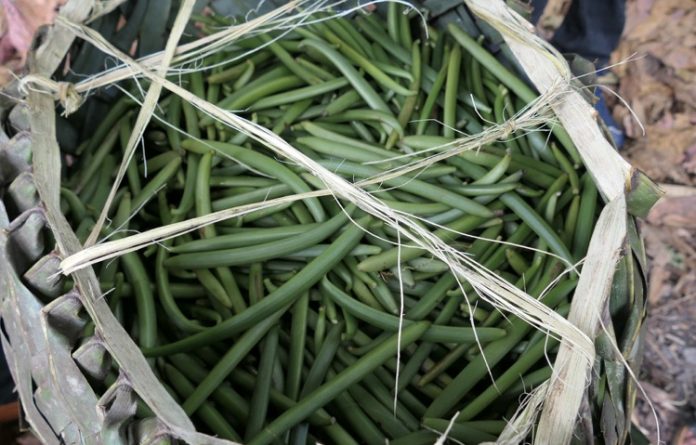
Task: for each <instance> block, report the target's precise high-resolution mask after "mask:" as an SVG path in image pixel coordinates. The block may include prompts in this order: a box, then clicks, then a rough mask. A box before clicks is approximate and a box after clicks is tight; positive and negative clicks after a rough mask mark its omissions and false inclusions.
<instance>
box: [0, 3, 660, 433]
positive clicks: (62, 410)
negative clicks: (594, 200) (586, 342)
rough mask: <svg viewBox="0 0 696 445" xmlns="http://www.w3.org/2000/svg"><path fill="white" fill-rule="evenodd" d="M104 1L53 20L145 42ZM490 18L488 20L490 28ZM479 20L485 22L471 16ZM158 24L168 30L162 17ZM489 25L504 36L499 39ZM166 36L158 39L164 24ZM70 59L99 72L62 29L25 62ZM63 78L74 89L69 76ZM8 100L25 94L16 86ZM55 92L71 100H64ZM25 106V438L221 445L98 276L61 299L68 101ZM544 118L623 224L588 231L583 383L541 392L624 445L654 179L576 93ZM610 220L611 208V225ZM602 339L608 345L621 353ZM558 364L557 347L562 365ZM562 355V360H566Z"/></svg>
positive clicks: (450, 9)
mask: <svg viewBox="0 0 696 445" xmlns="http://www.w3.org/2000/svg"><path fill="white" fill-rule="evenodd" d="M116 3H119V2H116ZM146 3H148V2H135V1H132V2H131V4H130V6H131V7H129V8H126V9H125V11H127V12H128V13H129V14H131V17H129V20H137V19H138V17H137V14H141V13H142V12H143V11H141V10H140V9H143V8H142V7H140V9H139V6H137V5H136V4H141V6H142V4H146ZM149 3H150V6H149V7H152V8H153V9H156V8H163V10H165V11H166V12H167V14H166V15H165V16H173V15H175V13H176V8H174V7H172V6H171V3H172V2H169V1H166V2H165V1H162V2H161V3H157V2H154V1H153V2H149ZM174 3H176V2H174ZM218 3H225V2H218ZM246 3H249V2H246ZM254 3H255V2H254ZM279 3H280V2H279ZM226 4H228V6H230V5H231V6H232V7H233V9H230V10H228V11H227V12H229V13H234V12H237V11H243V10H246V8H247V6H246V5H245V2H244V1H241V0H240V1H236V2H227V3H226ZM109 5H112V2H105V1H104V2H102V1H95V0H91V1H90V0H69V1H68V2H67V4H66V5H65V6H64V7H63V8H62V9H61V12H60V14H61V15H62V16H64V17H67V18H69V19H70V20H72V21H74V22H78V23H82V22H85V21H86V20H88V18H93V17H94V16H95V14H105V15H104V16H103V18H102V19H100V20H98V21H96V22H92V23H93V24H94V27H95V29H97V30H98V31H100V32H101V33H102V34H104V35H105V36H107V38H110V39H111V40H113V41H115V40H117V39H120V40H119V46H126V47H127V46H128V45H129V44H130V42H131V41H132V40H133V39H135V38H137V37H138V35H141V34H142V33H145V32H152V31H148V30H144V29H139V28H138V27H134V31H133V33H132V35H131V36H126V37H124V36H122V35H120V36H119V35H114V34H113V33H112V32H111V31H113V27H114V26H115V23H116V20H117V19H118V17H119V16H120V15H121V13H122V11H120V10H116V11H113V12H110V13H109V12H108V11H109ZM426 6H427V7H428V8H429V9H430V11H431V15H430V17H431V18H433V20H435V21H436V22H437V23H438V24H439V22H447V21H451V20H460V21H469V22H470V21H472V20H473V19H472V15H471V12H470V11H469V10H468V9H466V8H465V7H464V6H462V2H461V1H459V0H452V1H450V0H441V1H430V2H427V5H426ZM470 6H471V7H472V10H475V11H477V13H478V14H481V13H482V12H485V13H486V14H484V15H487V18H486V20H488V21H489V23H490V25H492V26H485V27H484V30H485V32H487V33H490V34H491V35H494V36H495V38H496V39H497V42H499V43H503V42H507V44H508V45H506V46H504V48H505V52H506V54H507V57H513V56H514V57H516V58H517V59H516V62H518V63H519V66H521V67H522V69H526V70H527V71H526V74H527V76H528V77H529V79H530V80H531V81H532V82H533V83H534V84H535V86H536V87H537V89H538V90H539V91H540V92H542V93H543V92H544V91H545V90H547V89H549V88H551V87H552V84H553V83H554V81H555V79H557V78H558V77H559V75H558V71H557V70H555V69H554V67H553V64H552V63H551V65H549V63H550V62H549V60H548V58H545V57H543V56H540V55H539V54H540V53H541V51H540V49H539V47H538V46H535V45H530V44H528V42H526V41H525V40H524V39H522V40H520V38H519V36H514V35H507V34H506V33H505V29H506V28H505V26H504V24H505V23H506V21H508V20H509V14H510V13H509V11H508V10H507V7H506V6H505V5H504V4H503V3H502V1H494V2H483V1H473V0H472V1H471V4H470ZM234 7H236V8H238V9H237V11H235V10H234ZM100 8H101V9H100ZM491 17H495V18H496V20H490V18H491ZM476 21H477V22H478V23H479V25H481V24H484V25H485V22H482V21H481V19H480V18H477V19H476ZM501 24H503V26H502V27H501ZM163 26H165V27H166V26H167V22H166V21H163ZM109 27H111V29H110V28H109ZM494 29H497V30H498V31H502V35H503V36H504V37H501V35H500V34H497V33H496V32H495V31H494ZM164 30H165V32H166V28H165V29H164ZM109 36H110V37H109ZM150 36H151V37H152V38H153V39H154V40H152V41H150V42H149V48H148V49H149V50H155V49H160V48H162V47H163V46H164V43H165V42H164V40H165V37H164V36H165V34H163V33H161V35H160V34H156V33H155V34H154V37H153V36H152V35H150ZM158 36H159V37H158ZM529 36H531V34H529ZM129 39H130V40H129ZM69 51H70V54H71V57H72V64H73V66H78V65H79V66H81V68H82V70H81V71H80V72H85V73H88V74H89V73H90V72H96V71H97V70H98V69H99V68H100V67H101V66H103V60H100V59H99V58H96V57H95V51H94V50H93V49H92V48H90V47H89V46H88V45H82V42H79V41H77V40H75V39H74V36H73V35H72V34H71V33H70V31H68V30H67V29H65V28H62V27H60V26H55V27H53V28H48V29H44V30H43V32H42V34H41V36H39V38H38V39H37V42H36V47H35V50H34V51H33V52H32V54H31V56H30V62H31V69H32V72H33V73H35V74H38V75H44V76H48V77H50V76H51V75H57V76H59V74H56V72H57V70H58V68H59V66H60V65H61V62H62V60H63V59H64V57H65V55H66V54H67V53H68V52H69ZM502 57H505V55H503V56H502ZM510 60H515V59H510ZM90 63H91V65H90ZM80 64H81V65H80ZM88 65H90V66H88ZM66 80H68V81H70V80H72V79H71V78H70V77H69V76H68V77H67V78H66ZM15 89H16V86H15ZM7 93H8V94H10V95H14V96H15V97H20V96H21V95H20V94H19V92H18V91H16V90H15V91H12V90H10V91H8V92H7ZM62 94H63V96H65V95H67V94H69V90H68V89H66V90H64V91H63V92H62ZM24 99H25V100H24V101H22V102H20V103H19V104H17V102H16V101H12V100H7V99H3V101H4V103H3V104H2V108H1V110H2V113H1V115H2V118H3V121H4V122H5V124H4V126H3V130H2V131H0V265H2V266H0V298H1V302H0V304H1V306H0V316H1V318H2V326H3V330H2V345H3V349H4V351H5V354H6V356H7V361H8V363H9V366H10V368H11V373H12V375H13V378H14V380H15V382H16V388H17V392H18V394H19V398H20V400H21V404H22V408H23V411H24V415H25V417H26V419H27V421H28V423H29V425H30V426H31V428H32V431H33V432H34V433H35V434H36V436H37V437H38V438H39V439H40V440H41V441H42V442H43V443H46V444H58V443H69V444H73V443H84V444H92V443H94V444H100V443H109V444H112V443H115V444H118V443H169V442H170V441H174V442H176V441H182V442H187V443H194V444H209V443H230V442H227V441H223V440H220V439H216V438H213V437H210V436H206V435H204V434H200V433H197V432H196V431H195V428H194V426H193V423H192V422H191V420H190V419H189V418H188V416H186V414H184V411H183V410H182V409H181V408H180V407H179V405H178V404H177V403H176V402H175V401H174V399H172V398H171V396H170V395H169V394H168V392H167V391H166V390H165V388H164V386H163V385H162V384H161V383H160V382H159V381H158V380H157V378H156V377H155V375H154V374H153V373H152V371H151V369H150V367H149V365H148V363H147V361H146V360H145V358H144V357H143V356H142V354H141V353H140V352H139V349H138V347H137V346H136V345H135V343H134V342H133V341H132V340H131V339H130V337H129V335H128V333H127V332H126V331H125V330H124V329H123V328H122V327H121V326H120V325H119V323H118V322H117V320H116V318H115V317H114V316H113V314H112V313H111V312H110V310H109V306H108V305H107V303H106V302H105V301H104V299H102V298H100V292H99V287H98V282H97V277H96V275H95V273H94V270H93V269H92V268H91V267H88V268H85V269H82V270H80V271H78V272H75V273H74V274H73V276H72V279H73V281H74V282H75V283H76V286H75V288H74V289H73V290H71V291H69V292H68V293H64V292H63V282H62V280H61V277H60V275H59V274H58V273H57V271H58V266H59V263H60V260H61V258H63V257H65V256H67V255H69V254H71V253H74V252H76V251H78V250H79V249H80V245H79V243H78V242H77V238H76V237H75V235H74V233H73V232H72V230H71V229H70V227H69V226H68V224H67V221H66V220H65V218H64V217H63V215H62V213H61V211H60V204H59V202H60V201H59V184H60V165H61V159H63V157H62V156H61V153H60V149H59V145H58V143H57V138H58V139H60V140H61V146H62V147H64V149H66V148H65V147H70V145H71V143H72V144H73V146H74V145H76V144H75V142H74V139H72V141H73V142H70V141H71V138H75V137H76V136H75V135H74V134H71V133H70V132H69V131H68V132H66V130H65V129H66V127H65V126H64V125H63V122H61V120H62V119H63V118H61V117H59V116H57V115H56V108H55V106H54V99H63V100H64V99H65V97H57V98H54V97H51V95H49V94H45V93H41V92H38V91H34V90H31V89H30V90H29V91H28V94H27V95H26V96H24ZM112 99H113V97H110V96H109V93H97V95H96V97H94V98H92V99H90V100H89V101H87V102H86V103H85V104H83V105H82V107H81V108H80V110H79V111H78V114H77V116H78V117H79V118H81V119H84V121H85V128H90V127H89V126H90V125H91V122H92V121H93V120H94V119H95V117H97V118H98V116H99V113H100V111H99V110H103V109H104V108H105V107H107V106H108V103H109V101H110V100H112ZM554 110H555V111H556V113H557V115H558V117H559V119H560V121H561V123H562V124H563V125H564V126H565V127H566V130H567V131H568V133H569V134H570V136H571V137H572V138H573V140H574V142H575V144H576V146H578V147H579V148H580V152H581V154H582V156H583V159H584V161H585V163H586V165H587V167H588V169H589V170H590V172H591V173H592V174H593V177H595V179H596V182H597V184H598V187H599V189H600V191H601V192H602V194H603V197H604V198H605V201H606V202H607V203H613V202H615V201H616V200H618V201H620V202H621V203H622V204H623V205H618V204H617V205H614V206H611V205H607V207H605V212H607V210H612V211H613V213H611V214H609V215H607V216H606V217H605V220H602V218H600V222H599V223H598V227H599V226H600V225H601V224H605V225H606V226H608V227H611V226H613V225H614V226H615V225H616V224H615V222H616V221H623V222H624V223H625V224H624V226H622V227H618V226H617V227H613V228H614V229H616V230H615V231H610V230H607V227H604V230H603V231H601V233H600V230H599V228H598V229H597V230H596V232H595V235H594V236H595V237H597V239H596V240H593V243H592V244H591V246H590V253H589V254H588V262H586V265H585V268H584V269H583V276H585V283H586V287H585V288H584V289H585V291H586V292H587V293H589V294H590V295H588V296H587V297H586V298H585V299H584V300H583V301H580V302H577V301H574V303H573V305H574V307H575V309H571V314H570V316H569V319H570V320H571V321H573V322H574V323H576V325H577V326H578V328H580V330H582V331H583V332H585V333H586V334H587V335H589V336H591V338H594V340H595V352H596V354H595V359H594V367H593V369H592V370H590V371H589V372H588V373H587V374H588V377H587V381H588V382H589V384H587V385H585V386H584V391H582V392H580V393H578V394H579V397H578V396H575V397H574V398H573V397H571V396H567V395H564V394H565V392H567V388H566V387H564V385H563V384H562V382H561V383H558V381H556V382H552V383H550V385H555V387H554V389H553V390H554V391H555V392H556V393H557V394H561V397H560V402H557V403H561V405H562V406H563V407H564V408H565V409H566V410H569V411H570V414H567V415H565V418H563V419H561V421H562V422H565V423H570V424H571V425H574V439H573V440H576V441H578V443H598V444H599V443H605V444H623V443H627V440H628V437H629V432H630V429H631V427H630V425H631V424H630V418H631V411H632V407H633V405H634V398H635V391H636V389H635V385H634V383H633V380H632V378H631V373H629V372H627V369H626V366H625V363H628V365H629V366H630V368H631V369H632V370H633V373H634V374H637V370H638V368H639V366H640V357H641V346H640V345H641V338H642V335H643V330H642V329H641V325H642V320H643V318H644V316H645V299H644V294H645V292H644V291H645V289H646V282H645V275H644V273H643V271H644V270H645V268H646V264H645V254H644V251H643V246H642V243H641V240H640V237H639V235H638V231H637V229H636V225H635V221H634V219H633V216H631V215H637V216H640V215H641V214H642V213H644V212H645V211H646V209H647V208H648V207H649V206H650V204H652V198H650V197H648V198H642V196H643V194H641V193H639V191H641V190H645V189H646V188H647V189H649V190H651V183H650V182H649V181H647V180H644V177H643V176H641V175H640V174H638V173H636V172H634V171H633V170H632V169H631V168H630V167H629V166H627V165H626V164H625V163H623V161H621V160H620V157H619V156H618V155H617V154H616V153H614V152H613V150H612V149H611V148H610V146H609V144H608V143H607V141H606V140H605V139H604V138H603V137H602V135H601V132H600V130H599V128H598V126H597V124H596V122H595V120H594V119H593V117H592V113H591V107H590V106H589V105H588V104H587V103H586V102H585V101H584V100H583V99H582V98H580V96H579V95H578V94H577V93H569V94H568V95H567V96H564V97H563V98H562V99H561V100H559V102H558V105H555V106H554ZM66 150H69V148H67V149H66ZM648 195H649V196H652V195H650V194H648ZM626 209H628V210H626ZM616 212H619V216H618V217H617V213H616ZM621 212H623V213H622V214H621ZM602 221H604V223H603V222H602ZM622 228H623V230H621V229H622ZM598 247H599V249H598ZM602 248H604V249H606V253H608V254H610V253H611V252H612V250H615V251H616V252H617V255H618V254H619V252H620V259H619V262H618V267H617V268H615V269H616V271H617V272H616V273H614V265H611V266H610V267H609V268H608V269H606V268H605V269H606V270H605V273H606V274H607V277H603V276H601V275H595V276H594V279H592V278H590V276H589V274H590V273H591V272H593V271H594V273H595V274H598V273H599V272H597V271H596V270H594V269H591V268H590V266H589V263H590V262H591V261H592V258H593V255H594V258H597V257H600V258H601V257H602V252H601V251H602ZM593 249H594V250H593ZM600 270H601V268H600ZM607 270H608V271H607ZM586 271H587V272H586ZM582 281H583V278H582V277H581V284H580V285H579V286H578V289H579V291H578V292H581V290H580V289H582V285H583V284H582ZM595 282H598V283H599V284H597V283H595ZM602 284H604V286H602ZM593 286H594V287H593ZM629 289H634V290H633V291H630V290H629ZM597 292H598V293H599V294H597ZM577 295H578V294H577V293H576V299H577ZM629 295H631V298H630V299H629V298H628V297H627V296H629ZM588 305H589V306H588ZM592 305H595V306H597V311H598V312H599V313H601V322H602V324H603V325H604V327H605V328H606V329H604V330H600V329H599V328H598V321H599V319H600V317H595V318H597V319H596V320H594V321H589V322H588V321H587V320H586V319H584V318H583V316H582V315H580V316H579V315H578V313H580V312H582V311H581V310H580V309H581V308H582V306H585V307H586V308H588V309H587V310H588V311H589V310H590V309H591V307H592ZM87 318H89V319H90V320H92V321H93V322H94V324H95V326H96V329H95V334H94V335H93V336H92V337H91V338H88V339H85V338H79V336H80V333H81V332H83V327H84V326H85V325H86V323H87ZM598 332H599V333H598ZM612 343H614V344H616V345H618V347H619V350H620V355H621V356H619V354H618V352H617V351H616V349H615V348H613V347H612V346H611V345H612ZM77 345H79V347H77ZM562 354H563V350H562V351H561V353H559V358H560V357H561V355H562ZM568 354H570V356H572V351H571V352H568ZM569 363H572V361H570V362H569ZM113 364H115V365H117V366H118V369H119V371H120V375H119V377H118V379H117V380H116V381H113V382H108V384H109V385H108V390H107V391H106V392H104V393H97V392H95V389H94V388H95V387H99V385H96V383H99V382H102V384H103V382H104V381H105V379H106V378H107V373H108V371H109V370H110V369H111V367H112V366H113ZM557 365H558V368H559V369H560V371H561V372H562V371H563V366H568V365H567V364H565V365H564V364H562V363H561V364H559V363H558V362H557ZM566 398H567V399H568V400H566ZM136 401H140V402H142V405H144V406H146V407H147V408H148V409H147V410H146V411H143V412H149V415H148V416H143V415H142V413H140V414H141V415H140V416H138V417H137V418H138V419H141V420H134V419H136V409H137V408H136V407H137V404H136ZM557 407H558V406H556V408H557ZM547 408H548V409H547V410H546V409H545V410H544V411H543V412H542V415H541V419H540V420H539V424H540V425H541V424H542V423H544V422H547V425H548V424H550V425H554V424H555V422H557V419H556V420H554V419H553V414H554V412H557V410H555V409H553V408H550V407H549V406H547ZM549 411H551V412H549ZM143 418H144V420H142V419H143ZM508 443H509V442H508Z"/></svg>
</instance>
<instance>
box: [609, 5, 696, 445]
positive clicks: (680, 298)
mask: <svg viewBox="0 0 696 445" xmlns="http://www.w3.org/2000/svg"><path fill="white" fill-rule="evenodd" d="M622 61H628V62H625V63H622ZM613 62H614V63H619V65H617V66H615V67H614V68H613V73H614V74H615V75H616V77H617V78H618V84H617V87H618V88H617V92H618V93H619V95H620V96H621V97H622V98H623V100H625V103H621V102H619V101H614V107H613V114H614V117H615V118H616V120H617V121H618V122H620V123H621V124H622V125H623V127H624V130H625V133H626V135H627V143H626V147H625V149H624V151H623V153H624V155H625V156H626V157H627V158H628V159H629V160H630V161H631V163H632V164H633V165H634V166H636V167H637V168H640V169H641V170H643V171H645V172H647V173H648V174H649V175H650V176H651V177H652V178H653V179H654V180H655V181H658V182H659V183H661V184H663V188H664V189H665V190H666V191H667V194H666V197H665V198H663V199H662V200H661V201H660V202H659V203H658V204H657V205H656V206H655V208H654V209H653V210H652V212H651V214H650V215H649V217H648V218H647V221H645V222H644V223H643V224H642V228H643V235H644V237H645V242H646V247H647V251H648V255H649V257H650V272H649V305H650V308H649V315H648V318H647V320H646V329H647V332H646V336H645V339H646V340H645V349H644V350H645V352H644V354H645V356H644V360H643V368H642V370H641V373H640V381H641V384H642V386H643V389H644V390H645V393H646V394H645V395H639V398H638V405H637V409H636V411H635V414H634V422H635V423H636V424H637V425H638V426H639V427H640V429H641V430H643V432H644V433H645V434H646V435H647V436H648V437H649V438H650V439H651V441H652V442H653V443H657V441H658V435H657V426H656V423H655V419H654V415H653V413H652V410H651V408H650V405H649V403H648V402H647V400H648V399H649V400H651V401H652V404H653V406H654V408H655V410H656V413H657V417H658V419H659V422H660V430H661V439H662V441H663V443H669V442H670V441H671V440H672V439H673V438H675V436H676V435H677V432H678V430H679V428H680V426H681V425H683V424H685V423H686V422H690V421H692V420H693V418H694V413H695V412H696V396H695V395H696V330H694V323H695V320H696V274H695V273H694V271H695V270H696V187H694V186H696V125H695V124H696V87H694V85H696V1H693V0H629V1H628V2H627V22H626V27H625V29H624V36H623V38H622V41H621V43H620V45H619V47H618V48H617V50H616V52H615V54H614V57H613ZM636 118H637V120H636ZM638 121H639V122H641V123H642V127H643V128H644V133H643V128H641V125H639V124H638ZM646 396H647V397H646ZM687 436H688V435H682V439H680V442H679V443H680V445H686V444H687V443H688V444H696V441H694V438H693V436H691V439H689V438H687Z"/></svg>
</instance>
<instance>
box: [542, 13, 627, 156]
mask: <svg viewBox="0 0 696 445" xmlns="http://www.w3.org/2000/svg"><path fill="white" fill-rule="evenodd" d="M546 1H547V0H532V6H533V7H534V12H533V14H532V20H533V21H534V23H536V22H537V21H538V20H539V17H540V16H541V13H542V11H543V10H544V6H545V5H546ZM625 22H626V2H625V0H573V2H572V4H571V6H570V9H569V10H568V15H566V18H565V20H564V21H563V23H562V24H561V26H560V27H559V28H558V30H557V31H556V34H555V35H554V37H553V39H552V40H551V43H553V45H554V46H555V47H556V48H558V50H559V51H561V52H563V53H571V54H578V55H580V56H582V57H584V58H585V59H587V60H589V61H591V62H594V64H595V66H596V67H597V68H598V69H599V68H602V67H604V66H606V65H607V63H608V61H609V57H610V56H611V53H612V52H613V51H614V49H615V48H616V46H617V45H618V44H619V39H620V38H621V33H622V32H623V28H624V24H625ZM595 95H596V96H597V98H598V99H599V100H598V101H597V103H596V105H595V109H596V110H597V112H598V113H599V115H600V117H601V118H602V120H603V121H604V123H605V124H606V125H607V127H608V128H609V132H610V133H611V136H612V138H613V139H614V144H615V145H616V147H617V148H621V147H622V146H623V143H624V134H623V131H622V130H621V128H620V127H619V126H618V125H617V124H616V122H615V121H614V119H613V118H612V116H611V113H610V112H609V109H608V108H607V104H606V102H605V100H604V95H603V94H601V91H600V90H599V88H598V89H596V90H595Z"/></svg>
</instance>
